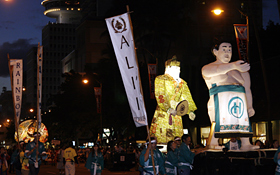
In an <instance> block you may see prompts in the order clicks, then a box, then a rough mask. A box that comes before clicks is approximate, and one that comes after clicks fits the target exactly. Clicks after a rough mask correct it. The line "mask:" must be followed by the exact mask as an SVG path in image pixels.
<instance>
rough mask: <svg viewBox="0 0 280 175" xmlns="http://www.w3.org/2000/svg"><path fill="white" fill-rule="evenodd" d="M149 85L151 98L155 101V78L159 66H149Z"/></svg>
mask: <svg viewBox="0 0 280 175" xmlns="http://www.w3.org/2000/svg"><path fill="white" fill-rule="evenodd" d="M148 71H149V83H150V98H151V99H155V78H156V74H157V65H156V64H148Z"/></svg>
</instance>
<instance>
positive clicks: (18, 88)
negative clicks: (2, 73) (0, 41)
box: [10, 59, 23, 126]
mask: <svg viewBox="0 0 280 175" xmlns="http://www.w3.org/2000/svg"><path fill="white" fill-rule="evenodd" d="M10 66H11V69H12V74H13V75H12V83H13V89H12V93H13V97H14V99H13V100H14V105H15V106H14V108H15V117H16V122H17V126H18V124H19V118H20V112H21V104H22V77H23V75H22V69H23V61H22V59H10Z"/></svg>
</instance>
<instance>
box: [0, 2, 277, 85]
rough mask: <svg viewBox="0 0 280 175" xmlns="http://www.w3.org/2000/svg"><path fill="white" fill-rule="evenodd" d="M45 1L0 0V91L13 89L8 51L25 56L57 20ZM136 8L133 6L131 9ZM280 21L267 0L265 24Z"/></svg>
mask: <svg viewBox="0 0 280 175" xmlns="http://www.w3.org/2000/svg"><path fill="white" fill-rule="evenodd" d="M41 2H42V0H0V16H1V18H0V90H2V87H3V86H6V87H7V89H8V90H10V89H11V88H10V86H11V85H10V77H9V73H8V63H7V56H6V55H7V53H10V57H11V58H22V55H24V54H26V52H27V51H28V50H26V48H30V47H31V46H32V45H34V46H35V45H37V44H38V42H40V43H41V32H42V29H43V27H44V26H45V25H46V24H47V23H48V22H49V21H51V22H54V21H55V19H51V18H48V17H46V16H44V14H43V12H44V7H43V6H42V5H41ZM130 10H132V11H133V9H130ZM269 20H272V21H274V23H280V20H279V14H278V9H277V1H276V0H263V26H264V27H266V25H267V23H268V21H269ZM12 53H13V54H12Z"/></svg>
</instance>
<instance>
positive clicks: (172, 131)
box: [150, 56, 197, 143]
mask: <svg viewBox="0 0 280 175" xmlns="http://www.w3.org/2000/svg"><path fill="white" fill-rule="evenodd" d="M179 75H180V62H179V61H177V59H176V56H173V58H172V59H169V60H167V61H166V62H165V74H164V75H159V76H157V77H156V79H155V97H156V100H157V108H156V111H155V113H154V117H153V120H152V123H151V127H150V134H151V135H152V136H155V137H156V138H157V141H158V143H167V142H168V141H171V140H173V139H174V137H175V136H179V137H181V136H182V135H183V124H182V117H181V116H183V115H185V114H189V117H190V119H192V120H194V118H195V114H194V111H195V110H196V109H197V108H196V105H195V103H194V101H193V99H192V95H191V93H190V90H189V88H188V85H187V83H186V82H185V81H184V80H183V79H181V78H180V77H179Z"/></svg>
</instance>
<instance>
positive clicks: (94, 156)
mask: <svg viewBox="0 0 280 175" xmlns="http://www.w3.org/2000/svg"><path fill="white" fill-rule="evenodd" d="M85 167H86V168H87V169H88V171H90V174H91V175H101V172H102V170H103V169H104V158H103V155H102V153H101V151H100V148H99V145H98V144H97V143H95V144H94V146H93V149H92V151H91V152H90V153H89V155H88V158H87V161H86V164H85Z"/></svg>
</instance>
